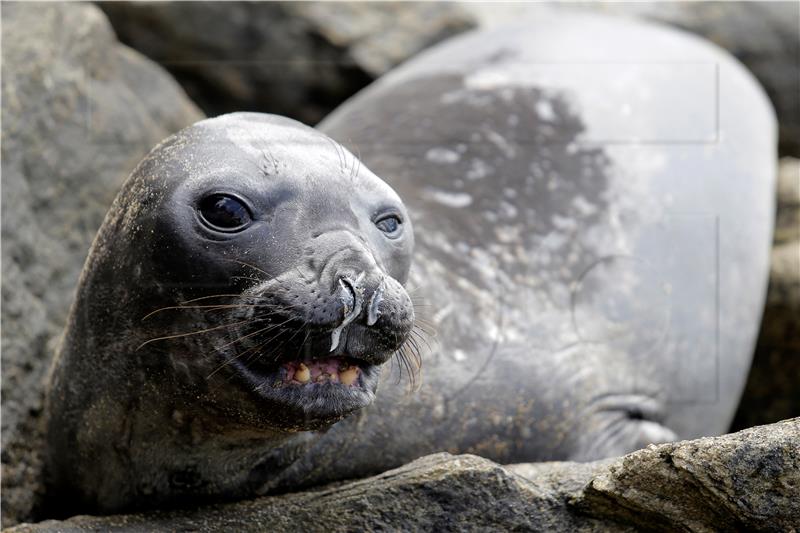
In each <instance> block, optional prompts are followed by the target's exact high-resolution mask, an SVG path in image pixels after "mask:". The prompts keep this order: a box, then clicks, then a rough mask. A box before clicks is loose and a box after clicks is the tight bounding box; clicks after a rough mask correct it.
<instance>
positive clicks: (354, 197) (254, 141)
mask: <svg viewBox="0 0 800 533" xmlns="http://www.w3.org/2000/svg"><path fill="white" fill-rule="evenodd" d="M412 244H413V232H412V230H411V224H410V221H409V219H408V215H407V213H406V212H405V208H404V206H403V204H402V202H401V201H400V199H399V197H398V196H397V195H396V194H395V193H394V191H393V190H392V189H391V188H390V187H388V186H387V185H386V184H385V183H384V182H382V181H381V180H380V179H378V178H377V177H376V176H375V175H374V174H372V173H371V172H369V170H367V169H366V168H365V167H364V166H363V165H360V163H359V162H358V161H357V160H356V159H355V158H354V157H353V156H352V155H351V154H349V153H348V152H346V151H345V150H344V149H343V148H341V147H340V146H338V145H337V144H336V143H334V142H333V141H331V140H330V139H329V138H327V137H325V136H324V135H322V134H320V133H318V132H316V131H314V130H313V129H311V128H308V127H306V126H303V125H301V124H299V123H297V122H294V121H291V120H289V119H283V118H281V117H274V116H269V115H259V114H247V113H243V114H233V115H226V116H223V117H218V118H215V119H209V120H205V121H202V122H199V123H197V124H195V125H194V126H192V127H190V128H187V129H185V130H183V131H182V132H180V133H178V134H176V135H175V136H173V137H171V138H169V139H167V140H166V141H164V142H163V143H162V144H160V145H159V146H157V147H156V148H155V149H154V150H153V151H152V152H151V153H150V154H149V155H148V156H147V158H145V160H144V161H143V162H142V163H140V165H139V166H138V167H137V168H136V169H135V171H134V172H133V174H132V176H131V177H130V178H129V179H128V181H127V182H126V184H125V185H124V187H123V189H122V191H121V192H120V193H119V195H118V197H117V199H116V200H115V202H114V204H113V206H112V207H111V210H110V211H109V214H108V216H107V217H106V220H105V221H104V223H103V226H102V227H101V229H100V231H99V233H98V236H97V238H96V240H95V242H94V244H93V247H92V250H91V252H90V255H89V258H88V260H87V263H86V265H85V268H84V271H83V273H82V277H81V280H80V284H79V287H78V292H77V299H76V301H75V303H74V306H73V308H72V312H71V315H70V319H69V323H68V326H67V330H66V333H65V336H64V340H63V344H62V346H61V349H60V352H59V354H58V356H57V358H56V361H55V363H54V367H53V370H52V377H51V388H50V391H49V397H48V431H47V439H48V450H47V473H48V484H49V492H50V494H51V496H52V497H51V498H50V501H51V502H53V503H58V504H61V505H62V506H63V508H64V512H71V513H73V514H74V513H75V512H77V511H81V510H92V511H102V512H109V511H115V510H119V509H123V508H132V507H152V506H161V505H173V504H180V503H185V502H191V503H198V502H200V501H203V500H204V499H205V498H207V499H212V500H219V499H225V498H239V497H244V496H248V495H252V494H254V493H257V492H259V491H263V490H267V489H268V488H269V486H270V482H271V480H272V479H273V478H276V477H277V475H278V473H279V472H280V471H281V470H282V469H283V468H285V466H286V465H289V464H291V463H292V462H293V461H294V460H295V459H296V457H297V456H298V454H299V453H300V452H301V450H302V449H303V447H304V446H306V445H307V444H308V443H309V442H310V441H311V440H313V437H314V433H313V432H311V431H310V430H314V429H319V428H325V427H328V426H330V425H331V424H332V423H334V422H335V421H337V420H339V419H341V418H342V417H344V416H347V415H348V414H350V413H352V412H354V411H357V410H359V409H361V408H363V407H365V406H366V405H368V404H369V403H371V401H372V400H373V398H374V394H375V388H376V386H377V380H378V376H379V373H380V366H381V365H382V364H383V363H385V362H386V361H387V360H388V359H389V358H390V357H391V356H392V355H393V354H394V353H395V352H396V351H397V350H399V349H401V348H402V345H403V343H404V342H405V340H406V338H407V337H408V335H409V333H410V331H411V328H412V326H413V321H414V311H413V307H412V305H411V300H410V298H409V296H408V294H407V293H406V291H405V289H404V288H403V286H402V283H404V282H405V280H406V277H407V275H408V269H409V265H410V254H411V248H412Z"/></svg>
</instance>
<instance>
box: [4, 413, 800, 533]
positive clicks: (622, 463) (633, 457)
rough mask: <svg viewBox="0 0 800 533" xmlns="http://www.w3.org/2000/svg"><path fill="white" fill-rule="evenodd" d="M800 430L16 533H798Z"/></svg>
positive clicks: (427, 466)
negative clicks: (398, 532)
mask: <svg viewBox="0 0 800 533" xmlns="http://www.w3.org/2000/svg"><path fill="white" fill-rule="evenodd" d="M798 442H800V419H793V420H786V421H784V422H781V423H778V424H774V425H771V426H763V427H757V428H752V429H749V430H746V431H742V432H741V433H735V434H732V435H725V436H722V437H713V438H703V439H698V440H694V441H684V442H678V443H670V444H662V445H659V446H650V447H649V448H647V449H645V450H640V451H638V452H635V453H632V454H630V455H627V456H625V457H621V458H618V459H611V460H605V461H599V462H595V463H558V462H557V463H538V464H519V465H511V466H508V467H501V466H500V465H498V464H496V463H493V462H491V461H488V460H486V459H481V458H479V457H476V456H472V455H460V456H451V455H449V454H446V453H442V454H435V455H430V456H427V457H423V458H421V459H418V460H417V461H414V462H413V463H411V464H408V465H406V466H403V467H401V468H398V469H396V470H392V471H389V472H386V473H384V474H381V475H378V476H375V477H372V478H369V479H365V480H361V481H355V482H350V483H346V484H343V485H339V486H335V487H329V488H325V489H321V490H315V491H309V492H304V493H297V494H289V495H285V496H276V497H270V498H261V499H257V500H252V501H245V502H239V503H234V504H227V505H218V506H213V507H206V508H200V509H194V510H182V511H172V512H167V513H163V512H162V513H150V514H134V515H118V516H109V517H90V516H79V517H75V518H72V519H69V520H66V521H63V522H58V521H47V522H42V523H40V524H35V525H29V524H24V525H21V526H18V527H16V528H13V529H11V530H9V531H8V533H33V532H56V531H59V532H90V531H92V532H94V531H97V532H100V531H103V532H106V531H115V532H122V531H125V532H145V531H198V532H212V531H265V530H275V531H325V532H334V531H396V530H402V531H488V530H493V531H511V530H514V531H571V532H572V531H615V532H616V531H794V530H795V529H796V528H798V527H800V518H798V517H800V498H798V497H797V487H798V486H800V448H798V445H797V443H798Z"/></svg>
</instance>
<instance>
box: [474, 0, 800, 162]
mask: <svg viewBox="0 0 800 533" xmlns="http://www.w3.org/2000/svg"><path fill="white" fill-rule="evenodd" d="M576 5H580V8H582V9H591V10H595V11H602V12H606V13H614V14H618V15H624V16H635V17H642V18H646V19H650V20H654V21H658V22H664V23H667V24H670V25H672V26H677V27H679V28H682V29H685V30H687V31H690V32H692V33H695V34H697V35H700V36H702V37H705V38H706V39H709V40H710V41H713V42H714V43H716V44H717V45H719V46H721V47H722V48H725V49H726V50H728V51H729V52H731V53H732V54H733V55H734V56H736V58H737V59H739V61H741V62H742V63H744V64H745V65H746V66H747V67H748V68H749V69H750V70H751V71H752V72H753V74H755V76H756V77H757V78H758V80H759V81H760V82H761V84H762V85H763V86H764V88H765V89H766V90H767V93H768V94H769V97H770V99H771V100H772V103H773V105H774V106H775V109H776V110H777V112H778V119H779V122H780V149H781V153H782V154H783V155H792V156H795V157H797V156H800V69H798V68H797V66H798V64H797V61H798V59H797V58H798V57H800V26H798V21H799V20H800V3H798V2H582V3H580V4H575V3H571V4H570V5H569V8H575V7H576ZM466 7H467V9H469V10H470V11H471V12H472V13H473V14H474V15H475V16H476V17H477V18H478V20H479V22H480V23H481V25H495V24H498V23H503V22H509V21H512V20H516V19H518V18H519V17H520V16H534V17H535V16H537V13H541V12H543V11H545V10H547V9H550V8H549V7H548V6H546V5H542V4H535V3H520V4H503V5H500V6H496V5H491V6H490V5H489V4H485V3H475V4H471V3H470V4H466ZM561 7H562V6H558V8H561Z"/></svg>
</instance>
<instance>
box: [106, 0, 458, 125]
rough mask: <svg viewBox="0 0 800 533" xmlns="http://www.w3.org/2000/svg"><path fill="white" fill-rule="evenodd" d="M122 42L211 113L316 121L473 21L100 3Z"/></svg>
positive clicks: (429, 6)
mask: <svg viewBox="0 0 800 533" xmlns="http://www.w3.org/2000/svg"><path fill="white" fill-rule="evenodd" d="M100 6H101V8H102V9H103V10H104V11H105V12H106V13H107V15H108V16H109V18H110V19H111V23H112V24H113V25H114V29H115V30H116V31H117V33H118V34H119V36H120V39H121V40H122V41H123V42H125V43H126V44H129V45H131V46H132V47H134V48H136V49H137V50H140V51H141V52H143V53H144V54H145V55H147V56H149V57H150V58H152V59H154V60H155V61H157V62H159V63H161V64H162V65H164V66H165V67H166V68H167V69H168V70H169V71H170V72H171V73H172V74H173V75H174V76H175V77H176V79H177V80H178V81H179V82H180V83H181V84H182V85H183V86H184V88H185V89H186V90H187V92H188V93H189V95H190V96H191V97H192V99H194V101H196V102H198V104H199V105H200V106H201V107H202V108H203V110H204V111H206V112H207V113H208V114H209V115H217V114H221V113H227V112H230V111H244V110H248V111H264V112H270V113H278V114H281V115H286V116H290V117H293V118H296V119H298V120H301V121H303V122H306V123H309V124H314V123H316V122H318V121H319V120H320V119H322V117H324V116H325V115H326V114H327V113H328V112H329V111H331V110H332V109H333V108H334V107H336V106H337V105H338V104H339V103H341V102H342V101H344V100H345V99H346V98H348V97H349V96H351V95H352V94H354V93H355V92H356V91H358V90H359V89H361V88H362V87H364V86H365V85H367V84H368V83H369V82H370V81H372V80H373V79H375V78H376V77H378V76H379V75H381V74H383V73H384V72H386V71H387V70H389V69H390V68H391V67H393V66H394V65H396V64H398V63H400V62H401V61H403V60H405V59H407V58H408V57H410V56H412V55H414V54H415V53H417V52H419V51H420V50H422V49H423V48H425V47H427V46H429V45H431V44H433V43H435V42H437V41H439V40H441V39H444V38H445V37H448V36H450V35H453V34H456V33H459V32H461V31H464V30H466V29H469V28H471V27H472V26H473V21H472V19H471V18H470V17H469V16H468V15H467V14H466V13H465V12H464V11H463V10H462V9H461V8H460V7H459V6H457V5H455V4H449V3H427V2H419V3H404V2H385V3H384V2H380V3H369V2H367V3H362V2H335V3H326V2H174V3H173V2H101V3H100Z"/></svg>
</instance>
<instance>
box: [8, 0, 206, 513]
mask: <svg viewBox="0 0 800 533" xmlns="http://www.w3.org/2000/svg"><path fill="white" fill-rule="evenodd" d="M2 38H3V43H4V46H3V56H2V59H3V61H2V69H3V71H2V73H3V76H2V79H3V86H2V97H3V109H2V124H3V142H2V160H3V189H2V222H3V229H2V253H3V270H2V273H3V306H2V323H3V337H2V365H3V377H2V380H3V381H2V386H3V403H2V409H3V420H2V432H3V436H2V445H3V454H2V462H3V480H2V488H3V498H2V514H3V524H5V525H8V524H12V523H15V522H17V521H19V520H20V519H24V518H27V517H28V516H29V513H30V511H31V508H32V506H33V501H34V494H35V492H36V490H37V489H36V487H37V475H38V468H39V462H38V457H37V456H36V454H35V452H34V451H33V450H35V449H36V446H35V442H36V438H37V431H38V425H37V421H38V416H39V414H40V412H41V409H42V396H43V391H44V386H43V376H44V374H45V372H46V369H47V367H48V365H49V361H50V359H51V356H52V354H53V351H54V348H55V345H56V343H57V340H58V336H59V335H60V333H61V330H62V329H63V326H64V320H65V317H66V314H67V312H68V309H69V306H70V303H71V301H72V297H73V291H74V288H75V284H76V282H77V279H78V274H79V272H80V269H81V267H82V265H83V261H84V258H85V257H86V252H87V250H88V249H89V245H90V243H91V241H92V238H93V237H94V234H95V232H96V230H97V228H98V227H99V226H100V222H101V221H102V218H103V216H104V215H105V212H106V210H107V209H108V206H109V204H110V203H111V200H112V199H113V197H114V195H115V194H116V191H117V188H118V187H119V185H120V184H121V183H122V180H123V179H124V178H125V177H126V175H127V174H128V173H129V172H130V170H131V169H132V167H133V165H135V164H136V163H137V162H138V161H139V159H141V157H142V156H143V155H144V154H145V153H146V152H147V151H148V150H149V149H150V148H151V147H152V146H153V145H154V144H155V143H157V142H158V141H160V140H161V139H163V138H164V137H165V136H167V135H168V134H170V133H172V132H174V131H176V130H178V129H180V128H181V127H183V126H185V125H187V124H189V123H191V122H193V121H195V120H197V119H199V118H202V117H201V114H200V112H199V111H198V109H197V108H196V107H195V106H194V105H193V104H192V103H191V102H190V101H189V100H188V99H187V98H186V96H185V94H184V93H183V91H182V90H181V89H180V87H179V86H178V85H177V84H175V83H174V82H173V81H172V80H171V79H170V78H169V77H168V76H167V75H166V74H165V73H164V72H163V71H162V70H161V68H159V67H158V66H156V65H154V64H152V63H151V62H150V61H149V60H147V59H145V58H143V57H142V56H140V55H139V54H138V53H137V52H134V51H133V50H130V49H129V48H127V47H125V46H122V45H119V44H118V43H117V41H116V39H115V37H114V34H113V31H112V30H111V27H110V26H109V24H108V22H107V21H106V20H105V17H104V16H103V14H102V12H101V11H100V10H99V9H97V8H96V7H93V6H91V5H79V4H72V5H66V4H58V3H52V4H38V5H25V4H23V3H8V4H4V5H3V19H2Z"/></svg>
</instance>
